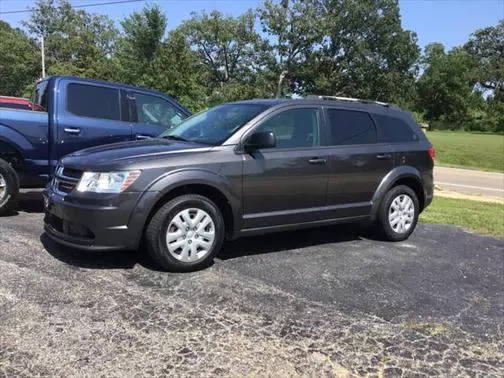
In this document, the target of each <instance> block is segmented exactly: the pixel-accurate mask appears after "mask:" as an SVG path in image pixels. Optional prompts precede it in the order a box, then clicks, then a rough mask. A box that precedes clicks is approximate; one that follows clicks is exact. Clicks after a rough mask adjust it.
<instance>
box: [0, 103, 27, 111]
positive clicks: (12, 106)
mask: <svg viewBox="0 0 504 378" xmlns="http://www.w3.org/2000/svg"><path fill="white" fill-rule="evenodd" d="M0 108H9V109H23V110H31V108H30V107H29V106H28V105H25V104H13V103H4V102H0Z"/></svg>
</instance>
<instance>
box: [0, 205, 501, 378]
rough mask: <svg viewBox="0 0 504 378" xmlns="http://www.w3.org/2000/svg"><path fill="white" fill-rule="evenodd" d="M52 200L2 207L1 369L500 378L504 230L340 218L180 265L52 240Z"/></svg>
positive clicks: (11, 372)
mask: <svg viewBox="0 0 504 378" xmlns="http://www.w3.org/2000/svg"><path fill="white" fill-rule="evenodd" d="M41 207H42V204H41V201H40V199H39V198H36V197H34V196H27V195H23V196H22V200H21V209H22V210H21V211H20V212H19V213H18V214H17V215H13V216H9V217H2V218H0V277H1V278H0V377H2V376H16V377H23V376H26V377H30V376H76V375H77V376H139V375H142V376H144V375H153V376H160V375H175V376H187V375H192V376H212V375H220V376H354V375H362V376H363V375H366V374H367V375H371V376H385V377H395V376H401V375H402V376H404V377H413V376H415V377H421V376H428V375H433V376H488V377H502V376H504V329H503V324H504V319H503V313H504V298H503V292H504V275H503V274H502V272H503V269H504V254H503V253H502V251H503V250H504V241H503V240H499V239H494V238H491V237H483V236H477V235H473V234H470V233H467V232H464V231H463V230H461V229H457V228H454V227H448V226H435V225H420V226H419V228H418V229H417V230H416V231H415V233H414V234H413V236H412V237H411V238H410V239H409V240H408V241H407V242H401V243H386V242H381V241H377V240H375V239H374V237H373V236H372V234H369V233H368V232H367V231H366V230H365V229H356V228H355V227H350V226H339V227H329V228H321V229H315V230H307V231H298V232H290V233H282V234H276V235H269V236H264V237H255V238H247V239H242V240H238V241H235V242H232V243H228V244H226V245H225V248H224V251H223V252H222V253H221V255H220V256H219V258H218V259H217V260H216V262H215V264H214V265H213V266H211V267H210V268H208V269H206V270H203V271H200V272H195V273H190V274H173V273H164V272H160V271H157V270H156V268H155V267H154V266H153V265H152V264H151V263H150V262H149V260H147V259H146V258H145V255H144V254H143V253H142V251H140V252H126V251H119V252H114V253H98V254H93V253H82V252H78V251H75V250H71V249H68V248H64V247H60V246H58V245H56V244H54V243H52V242H51V241H50V240H48V238H47V237H45V236H44V235H43V234H42V214H41V213H40V211H41Z"/></svg>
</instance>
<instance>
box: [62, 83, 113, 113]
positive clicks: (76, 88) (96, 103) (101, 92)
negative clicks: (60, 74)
mask: <svg viewBox="0 0 504 378" xmlns="http://www.w3.org/2000/svg"><path fill="white" fill-rule="evenodd" d="M67 93H68V111H69V112H71V113H73V114H75V115H78V116H83V117H90V118H100V119H110V120H113V121H120V120H121V115H120V114H121V112H120V107H119V90H118V89H114V88H107V87H100V86H96V85H86V84H73V83H72V84H69V85H68V90H67Z"/></svg>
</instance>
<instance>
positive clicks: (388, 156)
mask: <svg viewBox="0 0 504 378" xmlns="http://www.w3.org/2000/svg"><path fill="white" fill-rule="evenodd" d="M376 158H377V159H378V160H390V159H392V154H378V155H376Z"/></svg>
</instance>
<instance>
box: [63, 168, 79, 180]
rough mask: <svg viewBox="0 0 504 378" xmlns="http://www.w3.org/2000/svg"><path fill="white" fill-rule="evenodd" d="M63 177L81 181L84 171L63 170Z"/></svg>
mask: <svg viewBox="0 0 504 378" xmlns="http://www.w3.org/2000/svg"><path fill="white" fill-rule="evenodd" d="M61 176H63V177H69V178H73V179H76V180H80V178H81V176H82V171H79V170H78V169H73V168H63V172H62V174H61Z"/></svg>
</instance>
